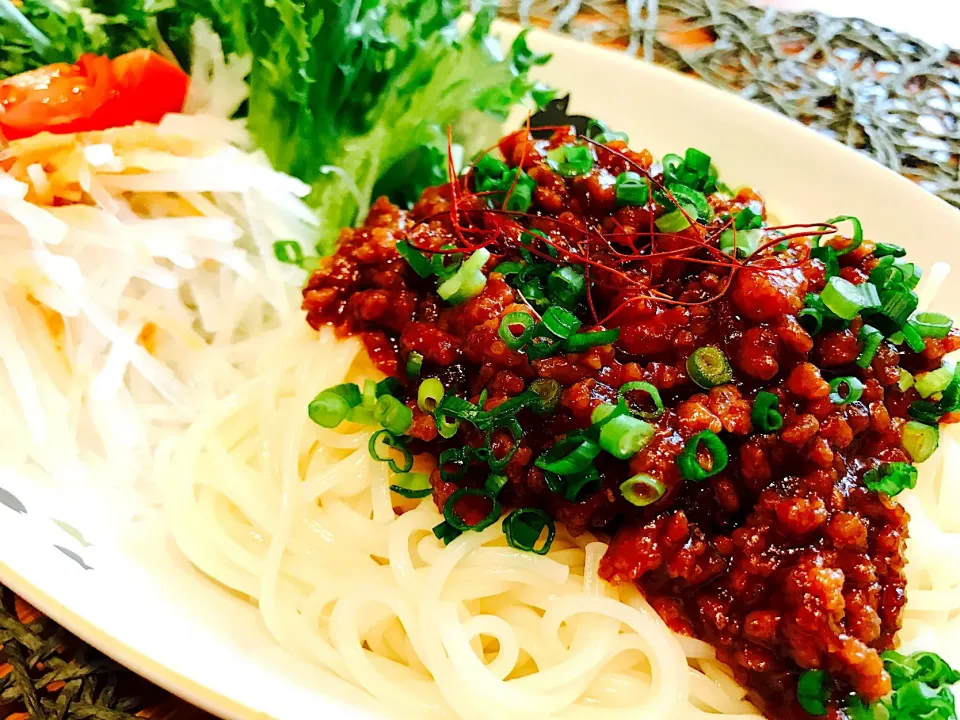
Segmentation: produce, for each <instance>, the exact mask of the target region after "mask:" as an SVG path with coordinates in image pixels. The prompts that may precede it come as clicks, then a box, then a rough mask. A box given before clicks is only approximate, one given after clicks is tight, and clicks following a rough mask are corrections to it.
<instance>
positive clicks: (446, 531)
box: [433, 520, 461, 545]
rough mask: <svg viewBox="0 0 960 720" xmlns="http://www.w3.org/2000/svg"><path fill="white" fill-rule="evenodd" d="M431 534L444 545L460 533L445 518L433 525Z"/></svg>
mask: <svg viewBox="0 0 960 720" xmlns="http://www.w3.org/2000/svg"><path fill="white" fill-rule="evenodd" d="M433 534H434V535H435V536H436V538H437V540H442V541H443V544H444V545H449V544H450V543H451V542H453V541H454V540H456V539H457V538H458V537H460V535H461V533H460V531H459V530H457V529H456V528H455V527H453V525H451V524H450V523H448V522H447V521H446V520H444V521H443V522H442V523H440V524H438V525H435V526H434V528H433Z"/></svg>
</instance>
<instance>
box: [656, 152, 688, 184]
mask: <svg viewBox="0 0 960 720" xmlns="http://www.w3.org/2000/svg"><path fill="white" fill-rule="evenodd" d="M660 164H661V165H663V179H664V182H666V183H671V182H674V181H675V180H676V178H677V174H678V173H679V172H680V171H681V170H683V158H682V157H680V156H679V155H675V154H673V153H670V154H669V155H664V156H663V160H661V161H660Z"/></svg>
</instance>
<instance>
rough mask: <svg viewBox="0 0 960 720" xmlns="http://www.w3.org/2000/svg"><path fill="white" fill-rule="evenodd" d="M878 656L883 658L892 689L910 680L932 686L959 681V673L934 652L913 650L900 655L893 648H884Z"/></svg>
mask: <svg viewBox="0 0 960 720" xmlns="http://www.w3.org/2000/svg"><path fill="white" fill-rule="evenodd" d="M880 657H881V658H883V667H884V669H885V670H886V671H887V672H888V673H890V682H891V684H892V685H893V689H894V690H899V689H900V688H902V687H903V686H904V685H906V684H907V683H909V682H912V681H919V682H922V683H926V684H927V685H929V686H930V687H933V688H938V687H942V686H944V685H953V684H954V683H955V682H958V681H960V673H958V672H957V671H956V670H954V669H953V668H952V667H950V665H949V664H948V663H947V662H946V660H944V659H943V658H942V657H940V656H939V655H937V654H936V653H932V652H915V653H913V654H912V655H901V654H900V653H898V652H896V651H895V650H886V651H885V652H883V653H882V654H881V655H880Z"/></svg>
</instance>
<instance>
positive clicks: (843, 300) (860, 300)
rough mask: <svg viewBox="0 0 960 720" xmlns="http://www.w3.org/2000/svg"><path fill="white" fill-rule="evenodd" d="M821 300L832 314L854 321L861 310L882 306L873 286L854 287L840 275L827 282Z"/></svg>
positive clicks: (861, 285) (864, 284)
mask: <svg viewBox="0 0 960 720" xmlns="http://www.w3.org/2000/svg"><path fill="white" fill-rule="evenodd" d="M820 299H821V300H822V301H823V304H824V305H825V306H826V307H827V309H829V310H830V312H832V313H833V314H834V315H836V316H837V317H840V318H843V319H844V320H853V318H855V317H856V316H857V313H859V312H860V311H861V310H865V309H867V308H875V307H879V306H880V297H879V296H878V295H877V289H876V288H875V287H874V286H873V285H871V284H870V283H862V284H860V285H854V284H853V283H851V282H849V281H847V280H844V279H843V278H842V277H840V276H839V275H838V276H836V277H832V278H830V279H829V280H828V281H827V285H826V287H825V288H823V292H821V293H820Z"/></svg>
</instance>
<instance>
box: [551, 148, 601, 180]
mask: <svg viewBox="0 0 960 720" xmlns="http://www.w3.org/2000/svg"><path fill="white" fill-rule="evenodd" d="M547 164H548V165H549V166H550V167H551V168H553V169H554V170H556V171H557V172H558V173H560V174H561V175H563V176H564V177H574V176H575V175H585V174H586V173H588V172H590V169H591V168H592V167H593V153H592V152H591V151H590V148H589V147H588V146H586V145H561V146H560V147H557V148H554V149H553V150H550V151H549V152H548V153H547Z"/></svg>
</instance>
